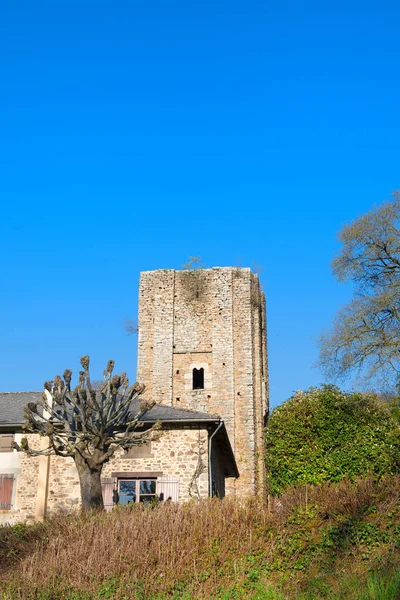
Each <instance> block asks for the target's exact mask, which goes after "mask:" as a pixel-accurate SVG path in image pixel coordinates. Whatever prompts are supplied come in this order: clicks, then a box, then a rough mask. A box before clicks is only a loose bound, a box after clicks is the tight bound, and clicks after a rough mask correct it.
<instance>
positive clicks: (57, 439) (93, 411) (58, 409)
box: [15, 356, 160, 509]
mask: <svg viewBox="0 0 400 600" xmlns="http://www.w3.org/2000/svg"><path fill="white" fill-rule="evenodd" d="M80 362H81V365H82V367H83V369H84V370H83V371H80V372H79V383H78V385H77V386H76V387H75V388H73V389H71V377H72V371H70V370H69V369H67V370H66V371H64V375H63V379H62V378H61V377H60V376H59V375H57V376H56V377H55V378H54V381H46V383H45V384H44V388H45V391H44V392H43V395H42V399H41V401H40V402H39V403H37V404H36V403H34V402H31V403H29V404H28V405H27V406H26V407H25V413H26V414H25V418H26V421H25V424H24V431H25V432H26V433H38V434H39V435H40V436H46V437H47V438H48V440H49V445H48V447H47V448H45V449H42V450H34V449H32V448H30V447H29V443H28V439H27V438H26V437H24V438H23V439H22V440H21V446H18V444H15V447H16V449H17V450H23V451H24V452H26V453H27V454H29V455H31V456H38V455H49V454H57V455H58V456H63V457H70V458H72V459H73V460H74V461H75V465H76V468H77V471H78V475H79V481H80V487H81V496H82V508H83V509H89V508H98V509H102V508H103V507H104V506H103V498H102V492H101V472H102V469H103V466H104V464H105V463H107V462H108V461H109V460H110V458H112V456H113V455H114V454H115V452H116V451H117V450H118V449H120V448H122V449H124V450H128V449H129V448H132V447H133V446H135V445H140V444H143V443H145V442H146V441H148V440H149V439H151V438H154V436H155V435H156V434H155V432H156V431H158V430H159V428H160V423H156V424H155V425H153V427H151V428H150V429H143V428H140V429H138V428H139V427H140V419H141V417H142V416H143V414H144V413H145V412H146V411H147V410H149V409H150V408H151V405H149V404H145V403H143V402H142V403H141V404H140V405H139V404H138V402H134V401H135V400H140V395H141V393H142V392H143V390H144V386H143V385H140V384H138V383H134V384H133V385H132V386H130V387H129V380H128V378H127V377H126V373H122V374H121V375H113V370H114V361H113V360H109V361H108V363H107V367H106V370H105V371H104V382H103V385H102V386H101V387H98V388H97V389H94V388H93V386H92V384H91V382H90V376H89V357H88V356H83V357H82V358H81V361H80ZM132 403H134V404H133V405H136V407H137V408H136V410H134V409H133V408H132V406H133V405H132ZM139 406H140V408H139Z"/></svg>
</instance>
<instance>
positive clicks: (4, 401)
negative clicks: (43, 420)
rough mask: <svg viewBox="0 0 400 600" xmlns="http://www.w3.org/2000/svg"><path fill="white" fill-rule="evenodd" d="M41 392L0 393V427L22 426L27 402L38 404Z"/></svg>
mask: <svg viewBox="0 0 400 600" xmlns="http://www.w3.org/2000/svg"><path fill="white" fill-rule="evenodd" d="M41 397H42V392H0V426H1V425H15V426H18V425H22V424H23V422H24V421H25V419H24V408H25V406H26V405H27V404H28V402H39V401H40V399H41Z"/></svg>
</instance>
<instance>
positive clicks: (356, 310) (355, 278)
mask: <svg viewBox="0 0 400 600" xmlns="http://www.w3.org/2000/svg"><path fill="white" fill-rule="evenodd" d="M339 237H340V241H341V242H342V249H341V251H340V254H339V255H338V256H337V257H336V258H335V259H334V261H333V264H332V267H333V272H334V273H335V275H336V276H337V277H338V279H339V281H352V282H353V285H354V297H353V299H352V300H351V302H350V303H349V304H348V305H347V306H345V307H344V308H343V309H342V310H341V311H340V312H338V314H337V316H336V318H335V320H334V323H333V328H332V330H331V331H328V332H326V333H323V334H322V336H321V338H320V362H319V364H320V365H321V366H322V367H323V368H324V370H325V372H326V373H327V374H328V375H330V376H339V377H340V376H342V377H345V376H347V375H349V374H350V373H351V372H353V371H354V370H356V371H358V372H359V373H362V374H363V375H364V376H365V377H366V378H367V379H371V378H375V377H376V376H378V375H379V374H382V373H384V374H385V377H389V378H390V379H391V380H392V381H393V382H394V383H397V384H398V382H399V375H400V193H399V192H395V193H394V195H393V199H392V201H391V202H386V203H384V204H382V205H381V206H378V207H377V208H374V209H373V210H371V211H370V212H369V213H367V214H366V215H363V216H361V217H359V218H358V219H356V220H355V221H354V222H353V223H351V224H350V225H346V226H345V227H343V229H342V231H341V232H340V234H339Z"/></svg>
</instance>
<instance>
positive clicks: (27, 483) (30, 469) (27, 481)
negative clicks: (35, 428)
mask: <svg viewBox="0 0 400 600" xmlns="http://www.w3.org/2000/svg"><path fill="white" fill-rule="evenodd" d="M26 437H27V438H28V440H29V446H30V447H31V448H32V450H39V449H40V445H41V438H40V436H39V435H36V434H32V435H28V436H26ZM19 463H20V474H19V475H18V476H17V478H16V482H15V483H16V497H15V510H16V513H17V520H23V521H26V520H34V519H35V516H36V502H37V492H38V485H39V464H40V457H38V456H28V455H27V454H25V453H24V452H20V453H19Z"/></svg>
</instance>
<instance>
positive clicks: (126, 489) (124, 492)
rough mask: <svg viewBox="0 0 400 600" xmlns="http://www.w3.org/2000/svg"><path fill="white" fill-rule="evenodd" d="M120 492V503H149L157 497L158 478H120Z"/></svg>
mask: <svg viewBox="0 0 400 600" xmlns="http://www.w3.org/2000/svg"><path fill="white" fill-rule="evenodd" d="M118 494H119V504H133V503H139V502H143V503H145V504H149V503H150V502H152V501H154V500H155V499H156V479H120V480H119V481H118Z"/></svg>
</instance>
